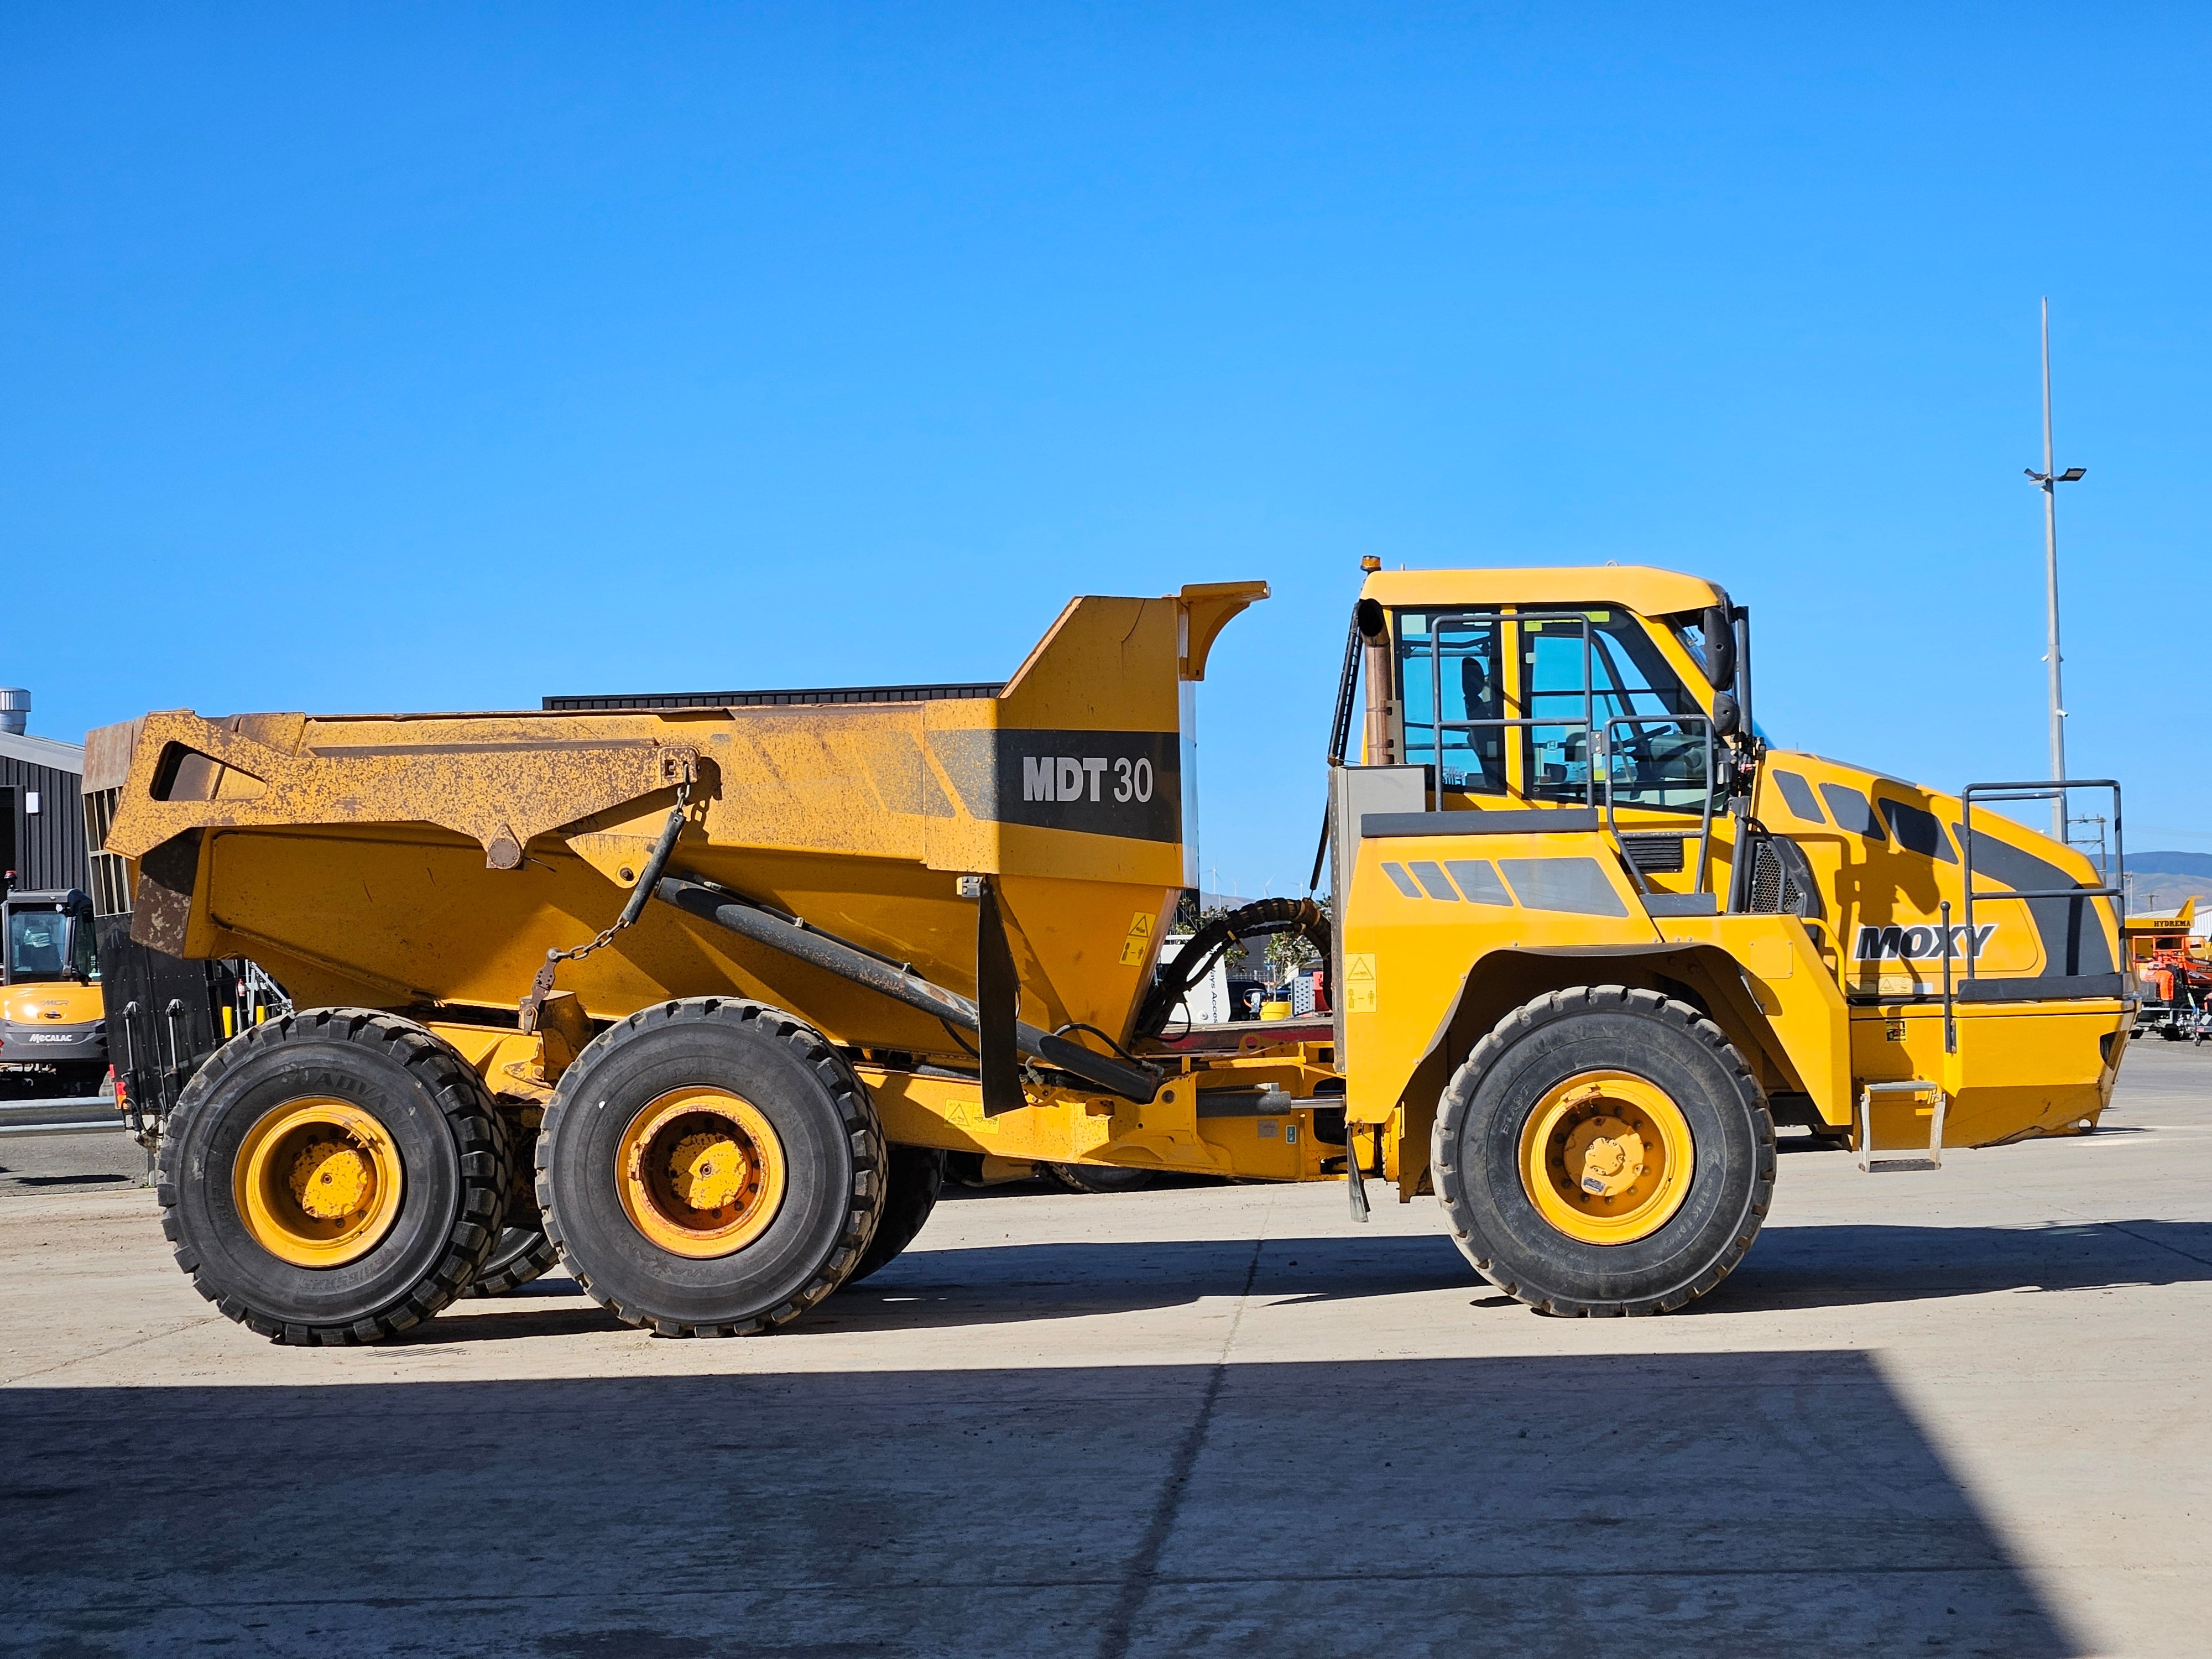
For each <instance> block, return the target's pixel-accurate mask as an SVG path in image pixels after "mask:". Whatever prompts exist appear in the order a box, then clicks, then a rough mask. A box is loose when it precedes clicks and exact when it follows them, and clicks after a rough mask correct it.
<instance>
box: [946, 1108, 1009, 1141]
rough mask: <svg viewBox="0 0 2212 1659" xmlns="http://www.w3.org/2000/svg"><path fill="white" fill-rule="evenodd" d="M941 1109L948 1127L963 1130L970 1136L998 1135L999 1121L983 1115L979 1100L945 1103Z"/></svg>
mask: <svg viewBox="0 0 2212 1659" xmlns="http://www.w3.org/2000/svg"><path fill="white" fill-rule="evenodd" d="M942 1110H943V1111H944V1113H945V1124H946V1126H947V1127H951V1128H954V1129H963V1130H965V1131H966V1132H967V1133H969V1134H971V1135H994V1134H996V1133H999V1120H998V1119H996V1118H995V1117H986V1116H984V1115H983V1103H982V1102H981V1101H980V1100H952V1101H947V1102H946V1103H945V1105H944V1107H943V1108H942Z"/></svg>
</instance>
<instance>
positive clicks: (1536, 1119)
mask: <svg viewBox="0 0 2212 1659" xmlns="http://www.w3.org/2000/svg"><path fill="white" fill-rule="evenodd" d="M1431 1164H1433V1166H1434V1168H1435V1170H1436V1177H1437V1195H1438V1197H1439V1198H1440V1199H1441V1200H1443V1206H1444V1209H1445V1211H1446V1212H1447V1213H1448V1214H1449V1217H1450V1218H1451V1224H1452V1232H1453V1236H1454V1237H1455V1239H1456V1240H1457V1241H1458V1243H1459V1247H1460V1249H1461V1250H1462V1252H1463V1253H1464V1254H1465V1255H1467V1257H1468V1260H1469V1261H1472V1262H1474V1266H1475V1267H1476V1269H1477V1270H1478V1271H1480V1273H1482V1275H1483V1276H1484V1277H1485V1278H1486V1279H1489V1280H1490V1281H1491V1282H1492V1284H1494V1285H1497V1286H1498V1288H1499V1289H1500V1290H1502V1291H1505V1292H1506V1293H1507V1294H1509V1295H1510V1296H1515V1297H1519V1298H1520V1299H1521V1300H1522V1301H1524V1302H1528V1303H1531V1304H1534V1305H1536V1306H1538V1307H1541V1308H1543V1309H1545V1310H1547V1311H1549V1312H1552V1313H1558V1314H1644V1313H1660V1312H1666V1311H1671V1310H1674V1309H1675V1308H1679V1307H1681V1306H1682V1305H1683V1304H1686V1303H1687V1302H1689V1301H1690V1300H1691V1299H1692V1297H1698V1296H1702V1295H1703V1294H1704V1293H1705V1291H1709V1290H1711V1289H1712V1287H1713V1286H1714V1285H1717V1284H1719V1283H1720V1281H1721V1280H1722V1279H1723V1278H1725V1277H1726V1276H1727V1274H1728V1273H1729V1270H1730V1269H1731V1268H1733V1267H1735V1264H1736V1263H1737V1262H1738V1261H1741V1259H1742V1258H1743V1255H1744V1252H1745V1251H1747V1250H1748V1249H1750V1248H1751V1241H1752V1240H1753V1238H1754V1237H1757V1235H1758V1232H1759V1224H1760V1223H1761V1222H1762V1221H1763V1220H1764V1219H1765V1215H1766V1211H1767V1206H1768V1204H1769V1202H1770V1201H1771V1198H1772V1196H1773V1191H1774V1124H1773V1120H1772V1119H1771V1117H1770V1116H1769V1115H1768V1113H1767V1109H1766V1103H1765V1097H1764V1096H1763V1095H1762V1094H1761V1093H1760V1091H1759V1085H1758V1084H1757V1083H1756V1082H1755V1081H1754V1080H1753V1078H1752V1076H1751V1073H1750V1072H1749V1069H1748V1068H1747V1066H1745V1065H1744V1062H1743V1057H1742V1055H1741V1054H1738V1053H1737V1052H1736V1050H1735V1047H1734V1046H1733V1045H1732V1044H1730V1043H1729V1040H1728V1038H1727V1036H1725V1035H1724V1034H1723V1032H1722V1031H1721V1030H1720V1028H1719V1027H1718V1026H1717V1025H1715V1024H1713V1023H1712V1021H1711V1020H1709V1019H1707V1018H1705V1016H1704V1015H1702V1014H1700V1013H1699V1012H1698V1011H1697V1010H1696V1009H1695V1008H1692V1007H1691V1006H1689V1005H1688V1004H1686V1003H1683V1002H1677V1001H1674V1000H1669V999H1667V998H1664V997H1662V996H1660V995H1659V994H1657V993H1656V992H1652V991H1637V990H1630V989H1628V988H1627V987H1623V986H1618V985H1606V986H1594V987H1580V988H1577V989H1575V990H1570V991H1558V992H1553V994H1550V995H1548V996H1544V997H1540V998H1538V999H1537V1000H1535V1001H1534V1002H1531V1003H1529V1004H1528V1005H1526V1006H1523V1007H1522V1008H1519V1009H1517V1010H1516V1011H1515V1012H1513V1013H1511V1014H1510V1015H1508V1016H1507V1017H1506V1018H1505V1019H1504V1020H1503V1021H1501V1022H1500V1023H1499V1024H1498V1028H1497V1029H1496V1030H1493V1031H1492V1032H1491V1034H1490V1035H1489V1036H1486V1037H1484V1038H1483V1039H1482V1041H1481V1042H1479V1043H1477V1044H1476V1045H1475V1048H1474V1053H1473V1054H1469V1055H1468V1060H1467V1063H1466V1064H1465V1065H1463V1066H1461V1067H1460V1069H1459V1072H1458V1073H1457V1074H1456V1075H1455V1077H1454V1078H1453V1079H1452V1081H1451V1085H1450V1086H1449V1088H1448V1089H1447V1090H1446V1091H1445V1092H1444V1097H1443V1101H1442V1102H1441V1103H1439V1107H1438V1110H1437V1123H1436V1130H1435V1139H1434V1141H1433V1144H1432V1146H1431Z"/></svg>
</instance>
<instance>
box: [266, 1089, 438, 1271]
mask: <svg viewBox="0 0 2212 1659" xmlns="http://www.w3.org/2000/svg"><path fill="white" fill-rule="evenodd" d="M403 1186H404V1176H403V1172H402V1166H401V1164H400V1159H399V1149H398V1146H397V1145H396V1144H395V1143H394V1142H393V1140H392V1136H391V1134H390V1133H389V1132H388V1131H386V1128H385V1127H384V1125H383V1124H382V1122H380V1121H379V1120H378V1119H377V1117H376V1115H374V1113H372V1112H369V1111H368V1110H366V1109H363V1108H362V1107H359V1106H356V1105H354V1104H352V1103H349V1102H347V1101H343V1100H331V1099H325V1098H319V1097H309V1098H305V1099H300V1100H291V1101H287V1102H285V1103H284V1104H283V1105H281V1106H278V1107H276V1108H275V1109H273V1110H270V1111H268V1112H264V1114H263V1115H261V1117H260V1118H259V1120H258V1121H256V1122H255V1123H254V1125H253V1127H251V1128H250V1129H248V1130H247V1131H246V1136H245V1138H244V1139H242V1140H240V1143H239V1147H238V1153H237V1156H236V1158H234V1161H233V1163H232V1165H231V1197H232V1199H233V1200H234V1202H235V1203H236V1205H237V1206H238V1214H239V1218H240V1220H241V1221H242V1222H243V1223H244V1224H245V1227H246V1235H247V1236H248V1237H251V1238H252V1240H253V1242H254V1243H257V1244H258V1245H260V1246H261V1248H262V1249H264V1250H266V1251H268V1252H269V1254H270V1255H273V1256H275V1257H276V1258H277V1260H279V1261H289V1262H290V1263H291V1264H292V1265H293V1266H295V1267H343V1266H345V1265H346V1264H347V1263H348V1262H349V1261H359V1260H360V1259H361V1258H362V1256H365V1255H368V1253H369V1252H370V1251H371V1250H373V1249H375V1248H376V1247H377V1245H378V1244H379V1243H380V1242H381V1241H382V1240H383V1238H384V1236H385V1235H386V1233H387V1232H389V1231H391V1230H392V1223H393V1222H394V1221H396V1220H397V1219H398V1216H399V1199H400V1194H401V1190H402V1188H403Z"/></svg>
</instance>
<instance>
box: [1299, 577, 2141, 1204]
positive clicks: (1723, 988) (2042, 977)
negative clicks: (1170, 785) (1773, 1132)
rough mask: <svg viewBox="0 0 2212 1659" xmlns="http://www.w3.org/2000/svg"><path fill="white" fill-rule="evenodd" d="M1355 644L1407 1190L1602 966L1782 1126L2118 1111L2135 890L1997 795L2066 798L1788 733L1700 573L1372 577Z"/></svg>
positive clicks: (1354, 805)
mask: <svg viewBox="0 0 2212 1659" xmlns="http://www.w3.org/2000/svg"><path fill="white" fill-rule="evenodd" d="M1355 633H1356V635H1357V636H1358V649H1357V650H1356V651H1355V652H1353V653H1348V655H1347V662H1346V686H1345V688H1344V690H1343V693H1342V695H1340V700H1339V708H1340V719H1339V730H1338V740H1337V743H1336V744H1334V746H1333V749H1334V752H1333V754H1332V760H1333V761H1334V763H1335V764H1334V766H1333V768H1332V789H1331V795H1332V808H1331V829H1330V836H1331V846H1332V849H1333V852H1334V861H1335V868H1336V870H1337V871H1338V872H1339V873H1338V876H1337V894H1338V904H1339V912H1338V914H1339V916H1340V921H1341V926H1340V929H1339V933H1338V944H1337V948H1338V951H1339V952H1340V960H1339V961H1338V962H1337V963H1334V964H1333V965H1334V967H1335V968H1336V970H1337V973H1336V977H1337V981H1338V982H1339V983H1340V985H1341V986H1342V987H1343V996H1342V998H1341V1000H1340V1004H1339V1007H1340V1013H1339V1015H1338V1022H1339V1023H1338V1032H1337V1035H1338V1039H1339V1040H1338V1045H1337V1055H1336V1060H1337V1064H1338V1065H1339V1066H1340V1068H1341V1069H1342V1070H1343V1071H1344V1073H1345V1075H1346V1081H1347V1091H1346V1093H1347V1102H1348V1118H1349V1121H1350V1122H1351V1123H1352V1125H1353V1126H1354V1136H1355V1143H1356V1144H1359V1143H1361V1142H1362V1140H1363V1136H1362V1133H1361V1130H1362V1128H1363V1127H1364V1128H1365V1129H1367V1130H1370V1131H1371V1132H1372V1133H1373V1140H1372V1142H1371V1143H1369V1144H1371V1147H1372V1150H1373V1152H1374V1154H1375V1158H1376V1164H1378V1166H1379V1167H1380V1170H1381V1172H1382V1173H1383V1174H1385V1175H1386V1176H1388V1177H1389V1178H1390V1179H1392V1180H1394V1181H1395V1182H1397V1184H1398V1188H1399V1192H1400V1195H1401V1198H1407V1197H1410V1196H1411V1195H1412V1194H1413V1193H1414V1192H1416V1191H1417V1190H1424V1189H1425V1188H1426V1187H1427V1185H1428V1184H1429V1183H1431V1182H1432V1181H1433V1180H1434V1179H1435V1178H1436V1172H1435V1171H1433V1170H1432V1169H1431V1163H1432V1161H1435V1160H1440V1159H1442V1158H1444V1157H1445V1156H1446V1153H1445V1149H1444V1147H1443V1141H1442V1140H1441V1139H1434V1141H1433V1150H1432V1136H1431V1129H1432V1127H1435V1126H1436V1125H1437V1124H1438V1123H1440V1122H1441V1121H1443V1116H1444V1115H1448V1108H1449V1101H1450V1097H1451V1094H1452V1089H1453V1084H1454V1079H1455V1075H1456V1069H1457V1068H1462V1067H1463V1066H1465V1065H1467V1064H1470V1063H1472V1062H1471V1061H1470V1060H1469V1056H1470V1054H1472V1053H1473V1052H1474V1051H1475V1049H1476V1048H1477V1045H1478V1044H1479V1043H1481V1042H1484V1041H1485V1039H1486V1035H1487V1034H1492V1033H1494V1032H1496V1031H1498V1030H1501V1029H1503V1028H1504V1025H1505V1024H1509V1023H1510V1021H1511V1019H1512V1018H1513V1017H1514V1016H1515V1014H1516V1011H1518V1010H1522V1009H1525V1008H1528V1007H1530V1006H1534V1005H1535V1004H1536V1003H1538V1002H1539V1001H1541V1000H1542V999H1544V998H1546V997H1547V996H1553V995H1565V994H1569V993H1577V994H1579V993H1580V991H1582V990H1586V989H1588V988H1589V987H1592V986H1594V985H1603V986H1606V987H1614V988H1617V989H1620V990H1622V991H1623V992H1624V993H1633V994H1637V995H1639V996H1644V995H1649V996H1654V997H1656V998H1659V999H1662V1000H1664V1001H1665V1002H1666V1003H1667V1004H1668V1005H1669V1006H1673V1007H1675V1008H1680V1009H1684V1010H1686V1011H1692V1012H1694V1013H1695V1014H1696V1015H1697V1016H1698V1017H1699V1018H1701V1019H1704V1020H1705V1021H1709V1022H1710V1023H1711V1024H1712V1025H1713V1026H1714V1027H1715V1028H1716V1029H1717V1030H1718V1031H1720V1032H1721V1033H1723V1034H1724V1035H1725V1036H1726V1037H1727V1039H1728V1042H1729V1044H1730V1045H1731V1047H1732V1048H1733V1051H1734V1052H1735V1054H1738V1055H1740V1057H1741V1060H1742V1062H1743V1065H1744V1067H1745V1069H1746V1071H1747V1073H1748V1076H1749V1077H1750V1079H1752V1081H1753V1084H1754V1085H1755V1086H1756V1089H1757V1091H1758V1092H1759V1096H1760V1097H1761V1100H1762V1104H1763V1106H1764V1107H1765V1109H1766V1110H1768V1111H1770V1112H1771V1115H1772V1117H1773V1118H1774V1119H1775V1120H1776V1121H1780V1122H1783V1123H1784V1124H1790V1123H1796V1124H1798V1125H1801V1126H1802V1127H1804V1128H1806V1129H1808V1130H1810V1131H1812V1132H1814V1133H1818V1134H1824V1135H1828V1136H1832V1137H1835V1138H1837V1139H1848V1140H1849V1141H1850V1143H1851V1144H1853V1145H1856V1146H1860V1147H1861V1149H1862V1156H1863V1157H1865V1156H1868V1155H1869V1154H1870V1152H1871V1151H1872V1150H1873V1148H1874V1147H1875V1146H1877V1145H1887V1146H1897V1145H1899V1144H1900V1143H1902V1142H1904V1141H1905V1140H1909V1139H1915V1138H1916V1137H1917V1139H1920V1140H1922V1141H1932V1142H1938V1143H1940V1142H1942V1141H1948V1142H1949V1143H1950V1144H1952V1145H1954V1146H1955V1145H1960V1144H1964V1145H1969V1146H1986V1145H1992V1144H1995V1143H1997V1142H2000V1141H2004V1140H2008V1139H2018V1138H2021V1137H2023V1136H2029V1135H2038V1134H2058V1133H2074V1132H2078V1131H2079V1130H2081V1129H2082V1128H2086V1127H2089V1126H2091V1125H2093V1123H2094V1122H2095V1121H2096V1119H2097V1117H2098V1115H2100V1113H2101V1112H2102V1110H2103V1109H2104V1107H2105V1105H2106V1103H2107V1102H2108V1101H2109V1099H2110V1097H2111V1091H2112V1081H2113V1078H2114V1076H2115V1074H2116V1072H2117V1069H2118V1060H2119V1054H2120V1050H2121V1048H2122V1045H2123V1044H2124V1042H2125V1032H2126V1028H2127V1024H2128V1020H2129V1013H2130V1001H2129V1000H2128V998H2127V989H2128V987H2127V986H2126V984H2125V982H2124V979H2123V976H2122V974H2121V970H2120V956H2119V941H2118V892H2117V890H2115V889H2113V888H2111V887H2107V886H2106V885H2104V884H2103V883H2102V881H2101V879H2100V873H2099V872H2098V870H2097V869H2096V868H2094V867H2093V866H2092V865H2091V864H2090V862H2089V861H2088V860H2087V859H2086V858H2085V857H2083V856H2082V855H2081V854H2080V853H2078V852H2076V851H2075V849H2073V848H2069V847H2066V846H2063V845H2061V844H2060V843H2058V842H2054V841H2051V840H2050V839H2048V838H2047V837H2045V836H2039V835H2038V834H2036V833H2035V832H2034V831H2033V830H2031V829H2027V827H2026V826H2025V825H2024V824H2022V823H2019V822H2018V821H2016V820H2015V819H2014V818H2011V817H2005V816H2002V814H2001V812H1999V811H1993V810H1992V808H1993V806H1995V805H1998V804H2007V803H2014V802H2019V801H2022V800H2047V799H2049V798H2050V795H2051V791H2052V788H2053V786H2051V785H2047V784H2029V785H1977V786H1969V787H1966V789H1964V790H1961V791H1960V792H1959V793H1944V792H1942V791H1940V790H1934V789H1929V788H1926V787H1921V786H1918V785H1915V784H1911V783H1908V782H1905V781H1901V780H1899V779H1896V778H1893V777H1891V776H1889V775H1886V774H1883V773H1881V772H1877V771H1874V770H1871V769H1867V768H1864V767H1862V766H1858V765H1854V764H1851V763H1845V762H1842V761H1837V760H1833V759H1830V758H1827V757H1820V756H1815V755H1811V754H1808V753H1803V752H1800V751H1796V750H1787V749H1783V748H1780V747H1778V746H1776V745H1774V744H1771V743H1770V742H1769V741H1768V739H1767V738H1766V736H1765V733H1764V732H1762V731H1761V730H1760V729H1759V727H1758V726H1756V725H1755V724H1754V723H1753V720H1752V717H1751V704H1752V695H1751V693H1752V687H1751V634H1750V617H1749V614H1748V612H1747V611H1746V610H1745V609H1744V608H1742V607H1741V606H1739V605H1735V604H1733V603H1732V602H1731V601H1730V599H1729V596H1728V594H1727V593H1726V592H1724V591H1723V590H1722V589H1721V588H1720V587H1719V586H1717V585H1716V584H1714V583H1711V582H1709V581H1706V580H1702V579H1700V578H1698V577H1694V576H1690V575H1686V574H1678V573H1674V572H1669V571H1662V570H1653V569H1644V568H1637V567H1632V566H1615V565H1607V566H1602V567H1595V568H1579V569H1576V568H1554V569H1504V570H1474V571H1392V572H1383V571H1381V570H1373V571H1370V574H1368V576H1367V579H1366V580H1365V583H1364V587H1363V590H1362V595H1361V602H1360V605H1359V609H1358V613H1357V617H1356V622H1355ZM1355 657H1357V658H1358V659H1361V660H1363V661H1364V681H1365V686H1366V695H1365V700H1364V716H1365V718H1364V727H1363V731H1362V738H1361V743H1360V747H1359V753H1358V759H1357V762H1356V763H1354V762H1353V761H1352V759H1351V757H1349V755H1348V754H1347V753H1346V750H1348V749H1349V732H1350V726H1351V720H1352V704H1353V698H1352V692H1351V671H1352V663H1353V659H1354V658H1355ZM2074 787H2092V786H2088V785H2075V786H2074ZM2093 787H2099V788H2110V789H2112V791H2113V793H2115V795H2117V786H2114V785H2110V784H2106V783H2100V784H2097V785H2095V786H2093ZM2115 816H2117V814H2115ZM1931 1120H1932V1122H1931ZM1931 1130H1932V1131H1933V1133H1932V1134H1931ZM1563 1133H1565V1132H1564V1131H1563ZM1608 1144H1611V1143H1610V1142H1609V1143H1608ZM1528 1150H1529V1152H1530V1155H1531V1156H1541V1155H1542V1153H1541V1148H1536V1149H1528ZM1554 1150H1555V1151H1556V1150H1559V1149H1554ZM1394 1153H1395V1156H1394ZM1932 1155H1933V1156H1935V1157H1937V1158H1940V1150H1939V1151H1936V1152H1934V1153H1933V1154H1932ZM1569 1173H1571V1174H1574V1175H1575V1176H1576V1179H1575V1180H1571V1181H1567V1182H1565V1188H1566V1189H1569V1190H1571V1189H1573V1188H1576V1187H1577V1184H1578V1182H1579V1180H1580V1178H1581V1177H1580V1172H1579V1166H1577V1170H1575V1171H1571V1172H1569ZM1591 1178H1592V1179H1595V1176H1592V1177H1591ZM1541 1184H1542V1183H1541V1182H1533V1181H1532V1184H1531V1187H1530V1190H1531V1191H1532V1192H1533V1191H1534V1190H1535V1188H1536V1187H1538V1186H1541ZM1570 1207H1571V1206H1570ZM1575 1225H1577V1224H1575V1223H1573V1222H1572V1221H1571V1220H1570V1221H1569V1223H1568V1230H1569V1231H1568V1236H1569V1237H1581V1235H1579V1234H1577V1233H1576V1232H1575V1231H1573V1229H1574V1226H1575ZM1603 1231H1604V1230H1603V1228H1602V1227H1600V1228H1599V1229H1598V1231H1597V1232H1596V1233H1592V1234H1590V1235H1589V1237H1593V1238H1595V1237H1597V1236H1598V1235H1599V1234H1601V1233H1602V1232H1603Z"/></svg>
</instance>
